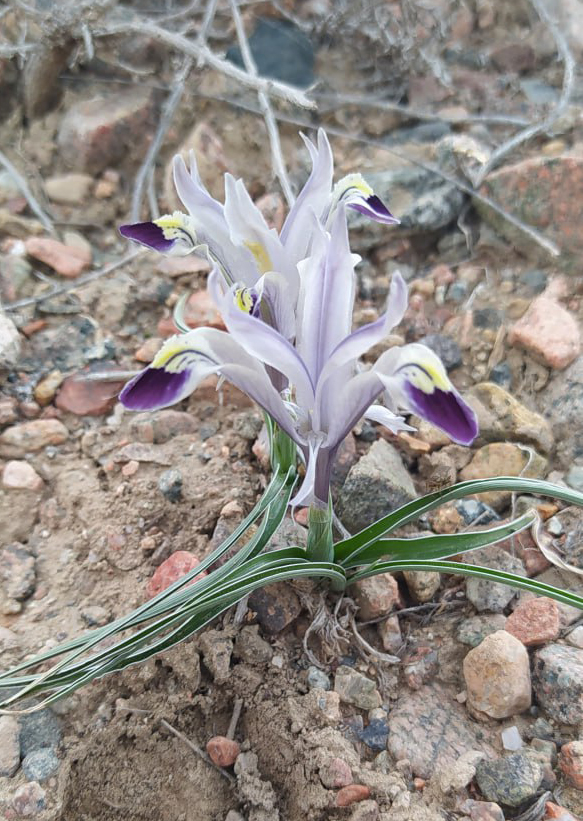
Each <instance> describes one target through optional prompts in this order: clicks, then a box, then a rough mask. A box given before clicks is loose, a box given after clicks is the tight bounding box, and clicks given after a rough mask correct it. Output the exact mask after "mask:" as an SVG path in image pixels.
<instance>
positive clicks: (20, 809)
mask: <svg viewBox="0 0 583 821" xmlns="http://www.w3.org/2000/svg"><path fill="white" fill-rule="evenodd" d="M45 796H46V792H45V791H44V790H43V788H42V787H41V785H40V784H39V783H38V782H37V781H30V782H29V783H28V784H23V785H22V787H19V788H18V789H17V790H16V792H15V793H14V797H13V799H12V808H13V809H14V811H15V813H16V814H17V815H19V816H21V817H23V818H30V817H31V816H32V815H36V814H37V813H39V812H41V810H43V809H44V807H45Z"/></svg>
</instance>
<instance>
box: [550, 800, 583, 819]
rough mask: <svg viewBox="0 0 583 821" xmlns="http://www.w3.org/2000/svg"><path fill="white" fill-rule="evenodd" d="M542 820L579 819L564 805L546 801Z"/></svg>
mask: <svg viewBox="0 0 583 821" xmlns="http://www.w3.org/2000/svg"><path fill="white" fill-rule="evenodd" d="M545 810H546V812H545V817H544V821H551V819H553V821H579V819H578V818H575V816H574V815H571V813H570V812H569V810H566V809H565V808H564V807H559V806H558V804H553V803H552V801H547V803H546V806H545Z"/></svg>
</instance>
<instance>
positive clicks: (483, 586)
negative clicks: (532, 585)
mask: <svg viewBox="0 0 583 821" xmlns="http://www.w3.org/2000/svg"><path fill="white" fill-rule="evenodd" d="M465 562H466V564H475V565H482V566H483V567H492V568H495V569H496V570H504V571H506V572H507V573H514V574H516V575H518V576H526V571H525V569H524V565H523V563H522V562H521V561H520V559H517V558H515V557H514V556H511V555H510V554H509V553H507V552H506V551H505V550H504V549H503V548H502V547H497V546H496V545H492V546H490V547H484V548H482V549H481V550H475V551H473V552H472V553H470V554H469V555H468V556H467V557H465ZM466 595H467V597H468V599H469V600H470V601H471V603H472V604H473V605H474V607H475V608H476V610H480V611H482V610H490V611H492V612H493V613H501V612H502V610H504V608H505V607H506V606H507V605H508V604H509V603H510V601H511V600H512V599H513V598H514V596H515V595H516V591H515V590H514V589H513V588H512V587H509V586H508V585H506V584H498V583H493V582H491V581H489V580H487V579H479V578H469V579H467V581H466Z"/></svg>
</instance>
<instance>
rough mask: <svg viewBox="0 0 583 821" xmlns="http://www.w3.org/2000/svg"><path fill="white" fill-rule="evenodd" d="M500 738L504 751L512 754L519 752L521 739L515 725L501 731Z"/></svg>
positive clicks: (521, 744)
mask: <svg viewBox="0 0 583 821" xmlns="http://www.w3.org/2000/svg"><path fill="white" fill-rule="evenodd" d="M501 737H502V746H503V747H504V749H505V750H511V751H512V752H515V751H516V750H520V749H521V748H522V746H523V742H522V738H521V736H520V732H519V731H518V727H516V725H513V726H512V727H506V729H505V730H502V733H501Z"/></svg>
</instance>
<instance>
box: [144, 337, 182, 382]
mask: <svg viewBox="0 0 583 821" xmlns="http://www.w3.org/2000/svg"><path fill="white" fill-rule="evenodd" d="M191 359H192V350H191V349H190V348H185V345H184V338H183V337H181V336H178V335H176V336H171V337H170V339H168V340H166V342H165V343H164V344H163V345H162V347H161V348H160V350H159V351H158V353H157V354H156V356H155V357H154V360H153V362H152V363H151V365H150V367H151V368H160V369H163V370H165V371H166V372H167V373H182V371H183V370H185V369H186V368H187V367H188V366H189V363H190V364H191Z"/></svg>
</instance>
